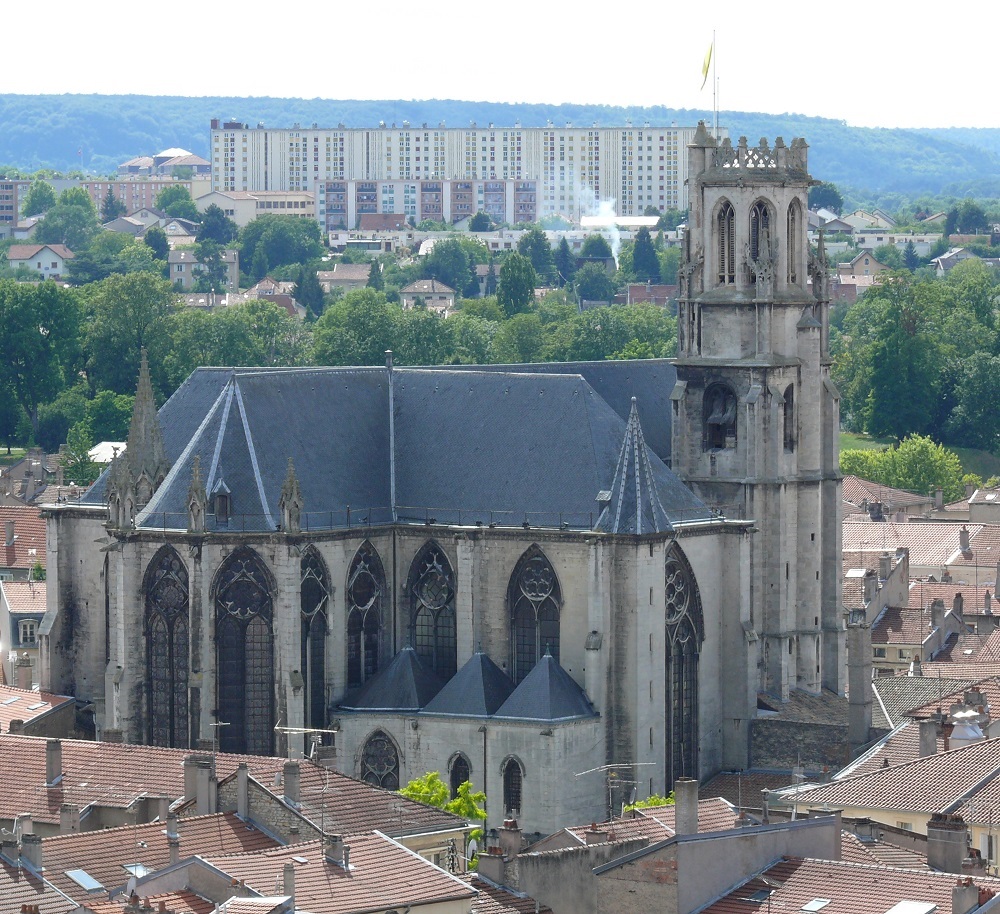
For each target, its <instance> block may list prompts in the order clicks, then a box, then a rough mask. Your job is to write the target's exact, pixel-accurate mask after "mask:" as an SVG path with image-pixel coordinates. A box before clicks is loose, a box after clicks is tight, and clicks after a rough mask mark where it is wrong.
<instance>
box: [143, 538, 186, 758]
mask: <svg viewBox="0 0 1000 914" xmlns="http://www.w3.org/2000/svg"><path fill="white" fill-rule="evenodd" d="M143 589H144V593H145V601H146V613H145V616H146V618H145V623H146V624H145V628H146V676H147V690H148V695H149V741H150V743H151V744H152V745H154V746H167V747H174V748H187V746H188V739H189V736H188V729H189V728H188V670H189V663H190V660H189V657H188V637H189V630H188V625H189V621H188V573H187V568H185V566H184V563H183V562H182V561H181V558H180V556H179V555H178V554H177V551H176V550H175V549H173V548H172V547H170V546H164V547H163V548H162V549H160V551H159V552H158V553H157V554H156V555H155V556H154V558H153V560H152V561H151V562H150V563H149V567H148V568H147V570H146V581H145V587H144V588H143Z"/></svg>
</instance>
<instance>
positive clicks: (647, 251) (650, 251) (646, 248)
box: [632, 226, 660, 283]
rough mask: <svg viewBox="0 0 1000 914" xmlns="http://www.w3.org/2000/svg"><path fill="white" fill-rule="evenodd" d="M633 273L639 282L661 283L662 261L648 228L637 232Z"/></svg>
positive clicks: (644, 227) (633, 248)
mask: <svg viewBox="0 0 1000 914" xmlns="http://www.w3.org/2000/svg"><path fill="white" fill-rule="evenodd" d="M632 271H633V273H634V274H635V278H636V281H637V282H653V283H658V282H659V281H660V261H659V258H658V257H657V256H656V249H655V248H654V247H653V239H652V238H651V237H650V234H649V229H648V228H646V226H643V227H642V228H640V229H639V231H638V232H636V236H635V244H634V245H633V247H632Z"/></svg>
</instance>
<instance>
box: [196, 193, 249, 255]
mask: <svg viewBox="0 0 1000 914" xmlns="http://www.w3.org/2000/svg"><path fill="white" fill-rule="evenodd" d="M238 234H239V227H238V226H237V225H236V223H235V222H233V220H232V219H230V218H229V217H228V216H227V215H226V214H225V213H224V212H223V211H222V207H220V206H216V204H214V203H212V204H210V205H209V206H207V207H206V208H205V212H204V213H202V214H201V226H200V227H199V228H198V237H197V240H198V241H214V242H215V243H216V244H219V245H222V246H223V247H225V246H226V245H227V244H232V242H234V241H235V240H236V236H237V235H238Z"/></svg>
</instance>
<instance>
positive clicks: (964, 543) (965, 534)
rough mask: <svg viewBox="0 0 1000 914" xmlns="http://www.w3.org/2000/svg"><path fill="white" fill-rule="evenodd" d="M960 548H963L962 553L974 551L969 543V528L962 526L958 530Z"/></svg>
mask: <svg viewBox="0 0 1000 914" xmlns="http://www.w3.org/2000/svg"><path fill="white" fill-rule="evenodd" d="M958 548H959V549H961V550H962V554H963V555H965V554H968V553H969V552H971V551H972V547H971V546H970V545H969V528H968V527H962V529H961V530H959V531H958Z"/></svg>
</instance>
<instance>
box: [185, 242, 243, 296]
mask: <svg viewBox="0 0 1000 914" xmlns="http://www.w3.org/2000/svg"><path fill="white" fill-rule="evenodd" d="M224 253H225V251H224V250H223V248H222V245H220V244H219V243H218V242H217V241H213V240H211V239H209V238H206V239H205V240H204V241H197V242H195V245H194V256H195V257H196V258H197V259H198V262H199V263H200V264H201V265H202V266H203V267H204V269H203V270H200V271H199V272H198V275H197V278H196V279H195V284H194V290H195V291H196V292H221V291H223V290H224V289H226V288H228V287H229V270H228V269H227V268H226V262H225V260H224V258H223V254H224ZM234 291H235V290H234Z"/></svg>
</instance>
